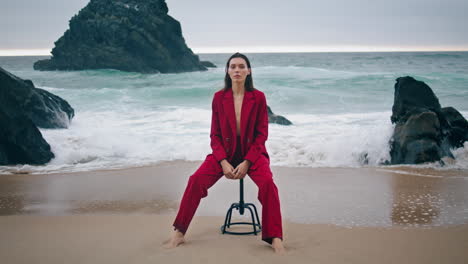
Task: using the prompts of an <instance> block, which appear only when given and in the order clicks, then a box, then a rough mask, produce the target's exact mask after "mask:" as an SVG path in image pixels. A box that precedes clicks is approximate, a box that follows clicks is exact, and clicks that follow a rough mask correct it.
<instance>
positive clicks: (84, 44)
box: [34, 0, 206, 73]
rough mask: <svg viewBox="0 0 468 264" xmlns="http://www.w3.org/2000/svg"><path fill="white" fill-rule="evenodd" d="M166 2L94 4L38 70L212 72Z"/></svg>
mask: <svg viewBox="0 0 468 264" xmlns="http://www.w3.org/2000/svg"><path fill="white" fill-rule="evenodd" d="M167 13H168V7H167V5H166V2H165V1H164V0H91V1H90V2H89V3H88V5H87V6H86V7H84V8H83V9H82V10H81V11H80V12H79V13H78V14H77V15H75V16H74V17H73V18H72V19H71V20H70V28H69V29H68V30H67V31H66V32H65V33H64V35H63V36H62V37H61V38H60V39H59V40H57V41H56V42H55V47H54V48H53V50H52V58H51V59H48V60H41V61H37V62H36V63H35V64H34V69H36V70H84V69H117V70H122V71H131V72H143V73H153V72H161V73H169V72H186V71H200V70H206V67H205V66H203V65H202V64H201V63H200V60H199V58H198V56H196V55H195V54H193V52H192V50H190V49H189V48H188V47H187V45H186V44H185V40H184V38H183V36H182V30H181V26H180V23H179V22H178V21H177V20H175V19H174V18H172V17H171V16H169V15H168V14H167Z"/></svg>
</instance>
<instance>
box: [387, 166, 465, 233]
mask: <svg viewBox="0 0 468 264" xmlns="http://www.w3.org/2000/svg"><path fill="white" fill-rule="evenodd" d="M389 171H393V172H394V173H393V177H392V188H393V193H394V196H393V207H392V214H391V219H392V223H393V224H396V225H416V226H424V225H443V224H453V223H458V224H459V223H461V222H466V221H468V211H467V210H466V207H467V204H468V198H467V197H466V195H464V193H465V192H466V191H467V190H468V184H467V182H468V175H467V172H466V171H460V170H445V171H444V170H442V171H441V170H436V169H433V168H414V167H395V168H391V169H389ZM451 207H457V208H459V210H457V212H456V213H455V214H453V213H449V212H448V210H447V209H448V208H451ZM442 218H443V219H442Z"/></svg>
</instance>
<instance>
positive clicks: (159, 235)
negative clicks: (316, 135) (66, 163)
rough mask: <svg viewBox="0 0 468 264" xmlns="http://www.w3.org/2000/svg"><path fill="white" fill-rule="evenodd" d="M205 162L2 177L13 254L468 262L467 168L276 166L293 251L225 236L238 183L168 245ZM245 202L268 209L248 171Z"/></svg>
mask: <svg viewBox="0 0 468 264" xmlns="http://www.w3.org/2000/svg"><path fill="white" fill-rule="evenodd" d="M198 164H199V162H182V161H175V162H163V163H160V164H158V165H155V166H150V167H141V168H130V169H120V170H107V171H93V172H77V173H54V174H44V175H29V174H16V175H0V214H1V216H0V234H1V236H2V239H1V242H0V255H1V256H2V263H31V262H34V263H155V262H156V263H160V262H161V261H171V262H174V263H186V262H188V263H201V262H203V263H217V262H220V261H222V262H225V263H238V262H239V261H247V262H248V263H267V262H272V263H280V262H281V263H283V262H284V261H290V262H293V263H466V260H467V259H468V252H467V250H466V248H468V238H467V237H468V225H467V223H468V197H467V195H466V190H467V189H468V172H467V171H465V170H436V169H415V168H408V167H380V168H356V169H353V168H288V167H272V171H273V173H274V177H275V182H276V183H277V185H278V187H279V191H280V197H281V207H282V213H283V218H284V234H285V237H284V243H285V246H286V249H287V250H288V253H287V255H286V256H284V257H276V256H273V253H272V250H271V248H270V247H269V246H268V244H266V243H264V242H262V241H261V240H260V236H231V235H222V234H220V231H219V227H220V226H221V224H222V222H223V220H224V214H225V212H226V210H227V208H228V207H229V205H230V204H231V203H232V202H236V201H237V200H238V183H237V182H236V181H231V180H227V179H225V178H223V179H221V180H220V181H219V182H218V183H217V184H216V185H215V186H213V187H212V188H211V189H210V191H209V194H208V197H207V198H205V199H203V200H202V203H201V205H200V207H199V210H198V211H197V215H196V217H195V218H194V221H193V222H192V225H191V226H190V228H189V230H188V233H187V236H186V238H187V243H186V244H184V245H182V246H181V247H179V248H176V249H174V250H164V249H162V248H161V245H162V243H163V242H164V241H165V240H166V239H167V238H168V235H169V233H170V232H171V224H172V221H173V219H174V216H175V213H176V212H177V208H178V202H179V199H180V196H181V195H182V192H183V190H184V188H185V184H186V180H187V177H189V175H190V173H191V172H193V171H194V169H196V168H197V166H198ZM245 185H246V186H245V187H246V201H249V202H254V203H255V204H257V206H260V205H259V204H258V201H257V200H256V187H255V185H254V184H253V183H252V182H251V181H250V179H248V180H246V184H245Z"/></svg>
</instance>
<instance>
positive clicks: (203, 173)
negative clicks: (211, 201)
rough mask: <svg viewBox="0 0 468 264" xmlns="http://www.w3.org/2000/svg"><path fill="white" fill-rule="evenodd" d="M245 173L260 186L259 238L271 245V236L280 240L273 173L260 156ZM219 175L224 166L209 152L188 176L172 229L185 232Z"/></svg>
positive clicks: (279, 213)
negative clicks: (260, 224)
mask: <svg viewBox="0 0 468 264" xmlns="http://www.w3.org/2000/svg"><path fill="white" fill-rule="evenodd" d="M234 160H236V159H234ZM237 160H238V159H237ZM236 163H238V161H237V162H235V161H234V162H233V163H231V164H232V165H233V166H234V165H235V166H234V168H235V167H236V166H237V164H236ZM247 174H248V175H249V176H250V178H252V180H253V181H254V182H255V184H256V185H257V187H258V189H259V190H258V200H260V203H261V204H262V240H264V241H266V242H268V243H270V244H271V242H272V240H273V238H274V237H279V238H281V239H283V230H282V224H281V211H280V201H279V195H278V188H277V187H276V185H275V183H274V182H273V175H272V173H271V170H270V164H269V161H268V159H267V158H266V157H265V156H263V155H261V156H260V158H258V160H257V161H256V162H255V163H254V164H252V165H251V167H250V168H249V170H248V172H247ZM222 176H223V169H222V167H221V165H220V164H219V163H218V162H217V161H216V160H215V158H214V157H213V155H212V154H210V155H208V156H206V159H205V161H204V162H203V163H202V164H201V166H200V167H199V168H198V170H197V171H196V172H195V173H194V174H193V175H192V176H190V178H189V181H188V184H187V188H186V189H185V192H184V195H183V197H182V201H181V203H180V208H179V213H178V214H177V217H176V219H175V221H174V224H173V225H174V228H175V229H177V230H179V231H180V232H182V233H183V234H185V232H186V231H187V228H188V226H189V225H190V222H191V221H192V218H193V216H194V215H195V211H196V210H197V208H198V205H199V204H200V200H201V198H204V197H206V196H207V195H208V189H209V188H210V187H211V186H213V184H215V183H216V182H217V181H218V180H219V179H220V178H221V177H222Z"/></svg>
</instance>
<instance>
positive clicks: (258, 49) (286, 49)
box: [0, 45, 468, 57]
mask: <svg viewBox="0 0 468 264" xmlns="http://www.w3.org/2000/svg"><path fill="white" fill-rule="evenodd" d="M191 50H192V52H193V53H195V54H224V53H234V52H242V53H340V52H343V53H350V52H369V53H370V52H467V51H468V46H426V47H422V46H406V47H391V46H380V47H378V46H333V45H328V46H233V47H193V48H191ZM51 51H52V49H0V56H2V57H14V56H51V55H52V54H51Z"/></svg>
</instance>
